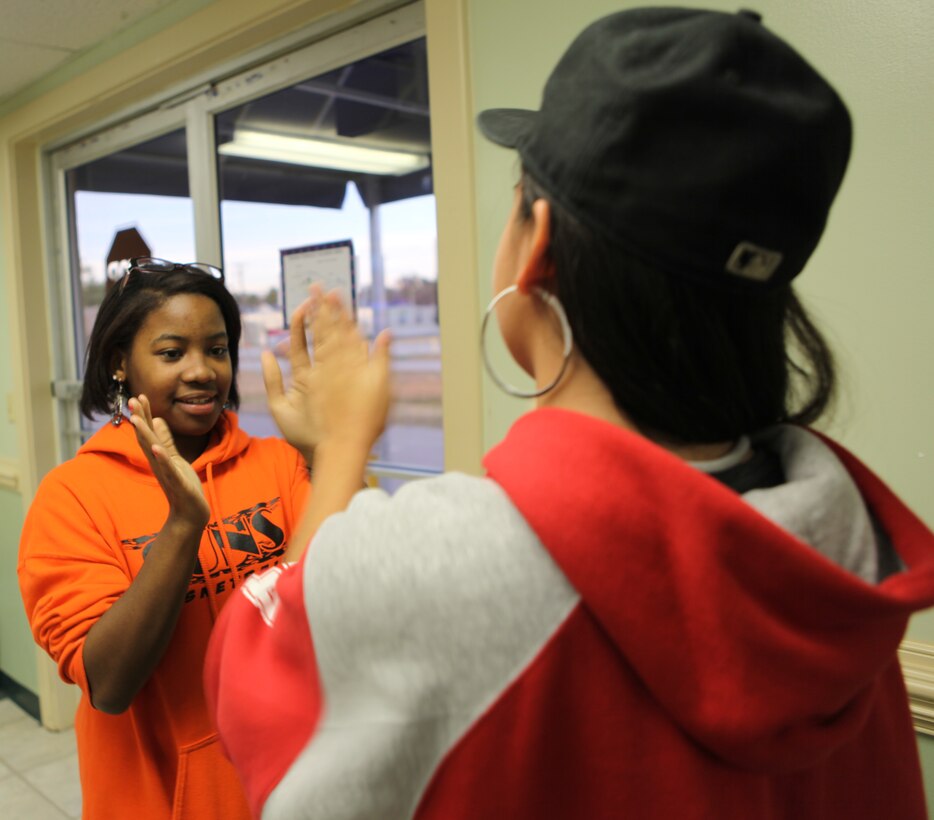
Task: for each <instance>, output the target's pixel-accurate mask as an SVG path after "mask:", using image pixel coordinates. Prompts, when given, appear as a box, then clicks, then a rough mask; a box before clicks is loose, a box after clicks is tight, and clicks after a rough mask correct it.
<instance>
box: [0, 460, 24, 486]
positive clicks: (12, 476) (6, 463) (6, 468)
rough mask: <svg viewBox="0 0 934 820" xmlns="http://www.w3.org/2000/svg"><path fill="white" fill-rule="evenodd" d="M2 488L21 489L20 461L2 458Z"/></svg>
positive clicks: (0, 483) (0, 471) (0, 467)
mask: <svg viewBox="0 0 934 820" xmlns="http://www.w3.org/2000/svg"><path fill="white" fill-rule="evenodd" d="M0 489H2V490H12V491H13V492H17V493H18V492H19V491H20V479H19V462H18V461H11V460H10V459H7V458H0Z"/></svg>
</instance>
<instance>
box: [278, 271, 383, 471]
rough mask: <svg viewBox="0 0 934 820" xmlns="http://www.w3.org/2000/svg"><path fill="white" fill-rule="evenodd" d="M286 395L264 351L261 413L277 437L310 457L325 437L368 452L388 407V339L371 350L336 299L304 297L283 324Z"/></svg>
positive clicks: (380, 339)
mask: <svg viewBox="0 0 934 820" xmlns="http://www.w3.org/2000/svg"><path fill="white" fill-rule="evenodd" d="M306 318H310V319H311V330H312V337H313V342H314V347H313V351H314V361H312V358H311V357H310V356H309V353H308V343H307V338H306V335H305V320H306ZM289 362H290V365H291V368H292V378H291V383H290V385H289V389H288V390H285V389H284V388H283V384H282V373H281V371H280V370H279V365H278V363H277V362H276V359H275V357H274V356H273V355H272V353H269V352H266V353H264V354H263V379H264V381H265V383H266V391H267V394H268V401H269V410H270V413H271V414H272V416H273V418H274V419H275V421H276V424H277V425H278V426H279V429H280V430H281V431H282V435H283V436H284V437H285V439H286V440H287V441H288V442H289V443H291V444H292V445H293V446H294V447H296V448H297V449H299V450H300V451H302V452H303V453H305V456H306V458H308V459H310V456H311V454H312V453H313V450H314V448H315V447H316V446H317V445H318V444H320V443H321V442H322V441H323V440H325V439H340V440H342V441H345V442H351V441H352V442H353V443H354V444H356V445H357V446H359V447H365V448H367V451H368V450H369V448H370V447H372V445H373V443H374V442H375V441H376V438H377V437H378V436H379V434H380V433H381V432H382V430H383V427H384V426H385V424H386V414H387V412H388V409H389V335H388V333H387V332H385V331H384V332H383V333H381V334H380V335H379V336H378V337H377V339H376V341H375V343H374V345H373V350H372V352H371V351H370V349H369V346H368V345H367V342H366V340H365V339H364V338H363V337H362V336H361V335H360V332H359V331H358V329H357V327H356V325H355V324H354V322H353V319H352V318H351V317H350V315H349V314H348V313H347V311H346V310H345V309H344V308H343V306H342V305H341V304H340V299H339V297H338V296H337V295H336V294H333V293H332V294H328V295H327V296H322V294H321V291H320V289H318V288H313V289H312V293H311V296H310V297H309V298H308V299H307V300H306V301H305V302H304V303H303V304H302V305H300V306H299V307H298V309H297V310H296V311H295V312H294V313H293V315H292V318H291V333H290V347H289Z"/></svg>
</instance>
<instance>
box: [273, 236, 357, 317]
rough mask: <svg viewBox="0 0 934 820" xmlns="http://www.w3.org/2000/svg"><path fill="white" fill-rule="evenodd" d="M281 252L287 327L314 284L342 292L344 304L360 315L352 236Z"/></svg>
mask: <svg viewBox="0 0 934 820" xmlns="http://www.w3.org/2000/svg"><path fill="white" fill-rule="evenodd" d="M279 254H280V256H281V258H282V308H283V311H284V312H285V326H286V327H288V326H289V317H290V316H291V315H292V313H293V312H294V311H295V308H297V307H298V306H299V305H300V304H301V303H302V302H303V301H305V299H306V298H307V297H308V286H309V285H311V284H313V283H318V284H319V285H321V289H322V290H323V291H324V292H325V293H327V292H328V291H331V290H336V291H337V292H338V293H340V295H341V301H343V303H344V306H345V307H346V308H347V309H348V310H350V311H351V312H352V314H353V316H354V318H356V315H357V300H356V288H355V285H354V270H353V243H352V242H351V241H350V240H349V239H344V240H342V241H340V242H327V243H323V244H320V245H308V246H306V247H303V248H288V249H285V250H281V251H279Z"/></svg>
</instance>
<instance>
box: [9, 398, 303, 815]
mask: <svg viewBox="0 0 934 820" xmlns="http://www.w3.org/2000/svg"><path fill="white" fill-rule="evenodd" d="M192 466H193V467H194V469H195V470H196V471H197V473H198V474H199V475H200V476H201V479H202V484H203V487H204V491H205V496H206V497H207V499H208V502H209V504H210V506H211V520H210V522H209V523H208V526H207V527H206V528H205V531H204V535H203V537H202V539H201V545H200V547H199V551H198V561H197V563H196V564H195V571H194V575H193V576H192V579H191V583H190V585H189V587H188V593H187V594H186V596H185V603H184V604H183V606H182V612H181V616H180V617H179V620H178V624H177V626H176V629H175V634H174V636H173V637H172V640H171V642H170V643H169V646H168V649H167V650H166V652H165V655H164V656H163V658H162V660H161V661H160V663H159V665H158V666H157V667H156V669H155V671H154V672H153V674H152V676H151V677H150V678H149V680H148V681H147V683H146V684H145V685H144V686H143V688H142V689H141V690H140V691H139V693H138V694H137V696H136V698H135V699H134V700H133V703H132V705H131V706H130V708H129V709H128V710H127V711H126V712H124V713H123V714H121V715H108V714H105V713H104V712H99V711H97V710H96V709H94V708H93V707H92V706H91V703H90V700H89V697H88V681H87V677H86V676H85V671H84V660H83V649H84V639H85V637H86V636H87V634H88V631H89V630H90V629H91V627H92V626H94V624H95V623H96V622H97V619H98V618H100V616H101V615H102V614H103V613H104V612H106V611H107V608H108V607H109V606H110V605H111V604H113V602H114V601H116V600H117V599H118V598H119V597H120V595H121V594H122V593H123V592H124V590H126V589H127V587H128V586H129V585H130V583H131V582H132V580H133V578H135V577H136V574H137V573H138V572H139V570H140V568H141V566H142V564H143V561H144V560H145V557H146V553H147V550H148V546H149V544H150V542H151V541H152V540H153V539H154V538H155V537H156V535H157V534H158V532H159V529H160V527H161V526H162V524H163V522H164V521H165V518H166V515H167V514H168V503H167V501H166V498H165V495H164V494H163V492H162V489H161V488H160V486H159V484H158V482H157V481H156V479H155V477H154V476H153V474H152V471H151V470H150V468H149V465H148V463H147V461H146V459H145V457H144V456H143V453H142V451H141V450H140V447H139V444H138V443H137V441H136V436H135V434H134V431H133V427H132V425H130V424H128V423H126V424H121V425H120V426H119V427H114V426H113V425H111V424H108V425H106V426H105V427H104V428H102V429H101V430H99V431H98V432H97V433H95V434H94V436H92V438H91V439H90V440H89V441H88V442H87V443H86V444H85V445H84V446H83V447H81V449H80V450H79V451H78V454H77V455H76V456H75V458H73V459H71V460H70V461H67V462H65V463H64V464H62V465H60V466H58V467H56V468H55V469H54V470H52V471H51V472H50V473H49V474H48V475H47V476H46V477H45V478H44V479H43V481H42V483H41V484H40V486H39V490H38V492H37V493H36V497H35V500H34V501H33V503H32V506H31V507H30V510H29V513H28V515H27V516H26V522H25V524H24V526H23V533H22V538H21V541H20V555H19V565H18V573H19V582H20V589H21V591H22V595H23V601H24V602H25V605H26V615H27V617H28V618H29V622H30V624H31V626H32V631H33V635H34V636H35V638H36V641H37V642H38V643H39V645H40V646H42V647H43V648H44V649H45V650H46V651H47V652H48V653H49V655H50V656H51V657H52V658H53V660H55V662H56V663H57V664H58V670H59V674H60V675H61V677H62V678H63V680H65V681H66V682H68V683H76V684H77V685H78V686H79V687H80V688H81V691H82V693H83V696H82V698H81V703H80V705H79V706H78V713H77V716H76V718H75V729H76V735H77V740H78V760H79V768H80V773H81V788H82V794H83V802H84V805H83V813H82V817H83V818H84V820H102V818H117V817H120V818H123V817H126V818H133V820H150V819H151V820H168V818H172V820H213V818H217V819H218V820H220V818H224V820H239V818H248V817H249V816H250V815H249V810H248V809H247V806H246V803H245V800H244V797H243V792H242V789H241V787H240V784H239V782H238V780H237V777H236V775H235V774H234V771H233V768H232V767H231V766H230V764H229V763H228V762H227V760H226V758H225V757H224V756H223V754H222V752H221V751H220V748H219V744H218V743H217V739H216V734H215V730H214V727H213V726H212V724H211V721H210V719H209V717H208V712H207V709H206V706H205V701H204V694H203V691H202V687H201V668H202V665H203V661H204V654H205V649H206V647H207V642H208V636H209V635H210V632H211V627H212V626H213V624H214V621H215V619H216V618H217V614H218V612H219V610H220V607H221V606H222V605H223V603H224V601H225V599H226V598H227V596H228V595H229V594H230V592H231V591H232V590H233V589H234V587H236V586H237V585H238V584H239V583H240V582H241V581H242V580H243V579H244V578H245V577H246V576H248V575H251V574H252V573H254V572H256V571H257V570H260V569H264V568H266V567H269V566H271V565H273V564H275V563H277V562H278V559H279V556H280V555H281V554H282V552H283V551H284V549H285V546H286V544H287V541H288V538H289V536H290V534H291V532H292V529H293V527H294V526H295V524H296V522H297V520H298V518H299V515H300V513H301V508H302V504H303V502H304V498H305V495H306V492H307V488H308V471H307V469H306V467H305V463H304V461H303V459H302V458H301V456H300V455H299V454H298V452H297V451H295V450H294V449H293V448H292V447H290V446H289V445H288V444H286V443H285V442H284V441H281V440H279V439H271V438H270V439H257V438H251V437H250V436H248V435H247V434H246V433H244V432H243V431H242V430H241V429H240V428H239V426H238V424H237V417H236V415H235V414H234V413H231V412H227V413H225V414H223V415H222V416H221V418H220V420H219V422H218V424H217V427H216V428H215V431H214V434H213V435H212V438H211V440H210V442H209V443H208V447H207V449H206V450H205V451H204V453H202V454H201V456H200V457H199V458H198V459H197V461H195V462H194V464H193V465H192Z"/></svg>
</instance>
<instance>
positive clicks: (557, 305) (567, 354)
mask: <svg viewBox="0 0 934 820" xmlns="http://www.w3.org/2000/svg"><path fill="white" fill-rule="evenodd" d="M518 290H519V287H518V285H510V286H509V287H508V288H504V289H503V290H501V291H500V292H499V293H497V294H496V296H494V297H493V299H492V301H491V302H490V304H489V305H487V308H486V313H484V314H483V323H482V324H481V325H480V352H481V353H482V354H483V364H484V366H485V367H486V372H487V373H489V374H490V378H491V379H493V381H494V382H496V384H497V386H498V387H499V388H500V389H502V390H505V391H506V392H507V393H508V394H509V395H510V396H516V397H517V398H520V399H534V398H537V397H538V396H544V395H545V393H547V392H549V391H550V390H554V389H555V387H557V385H558V382H560V381H561V377H562V376H563V375H564V371H565V370H567V369H568V362H569V361H570V360H571V350H572V349H573V347H574V334H573V333H572V332H571V325H570V324H569V323H568V317H567V314H566V313H565V312H564V308H563V307H562V305H561V302H559V301H558V297H557V296H555V295H553V294H551V293H549V292H548V291H547V290H543V289H542V288H538V287H536V288H532V292H533V293H534V294H535V295H536V296H537V297H538V298H539V299H541V300H542V301H543V302H544V303H545V304H546V305H548V307H550V308H551V309H552V310H553V311H554V312H555V315H556V316H557V317H558V322H559V323H560V325H561V337H562V339H563V340H564V359H563V360H562V362H561V369H560V370H558V375H557V376H555V377H554V380H553V381H552V382H551V383H550V384H547V385H546V386H545V387H543V388H541V390H520V389H519V388H518V387H513V386H512V385H511V384H509V382H507V381H505V380H503V379H501V378H500V377H499V376H498V375H497V374H496V372H495V371H494V370H493V365H492V364H491V363H490V358H489V354H488V353H487V349H486V326H487V323H488V322H489V321H490V316H491V315H492V313H493V310H494V308H495V307H496V305H497V304H499V302H500V301H501V300H502V299H503V298H504V297H506V296H508V295H509V294H510V293H516V292H518Z"/></svg>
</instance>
